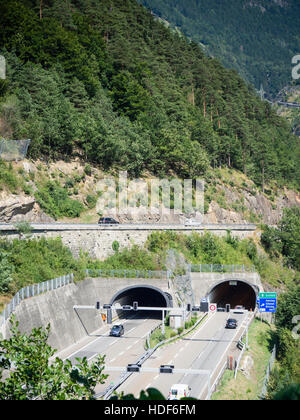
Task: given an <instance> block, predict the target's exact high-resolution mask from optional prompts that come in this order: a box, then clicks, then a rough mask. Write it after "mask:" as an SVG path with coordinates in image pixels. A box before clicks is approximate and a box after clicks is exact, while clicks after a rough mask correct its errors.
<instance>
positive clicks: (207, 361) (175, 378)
mask: <svg viewBox="0 0 300 420" xmlns="http://www.w3.org/2000/svg"><path fill="white" fill-rule="evenodd" d="M228 317H231V318H235V319H237V320H238V328H237V329H235V330H227V329H225V324H226V319H227V318H228ZM247 318H248V313H246V314H227V313H216V314H214V315H210V316H209V317H208V319H207V320H206V321H205V322H204V323H203V324H202V325H201V326H200V327H199V328H198V329H197V330H196V331H195V332H193V333H192V334H191V335H189V336H187V337H186V338H183V339H181V340H179V341H176V342H173V343H172V344H170V345H166V346H164V347H161V348H160V349H158V350H157V351H156V352H155V353H154V354H153V355H152V357H150V358H149V359H148V360H147V361H146V362H145V363H144V364H143V367H150V368H159V366H160V365H174V366H175V369H176V368H177V369H201V370H209V371H210V372H211V379H210V385H212V384H213V382H214V380H215V379H216V377H217V374H218V373H219V369H220V368H221V367H222V365H223V364H224V362H225V361H226V359H227V352H228V349H229V348H230V347H231V346H232V345H233V342H234V341H236V340H237V337H238V338H240V334H241V331H242V329H243V327H245V322H246V320H247ZM106 366H109V364H107V365H106ZM119 366H122V365H119ZM108 373H109V372H108ZM175 383H184V384H188V385H189V386H190V387H191V389H192V391H191V396H193V397H195V398H197V399H203V398H205V397H206V395H207V385H208V375H204V374H201V375H191V374H177V373H173V374H159V372H158V371H157V373H149V372H140V373H134V374H132V375H131V377H130V378H129V379H128V380H127V381H126V382H125V383H124V384H123V385H121V386H120V387H119V388H118V390H117V392H122V391H124V392H125V393H126V394H134V395H135V396H136V397H138V396H139V393H140V391H141V390H142V389H144V390H145V389H147V388H150V387H154V388H157V389H159V390H160V391H161V392H162V394H163V395H164V396H165V397H167V396H168V393H169V390H170V388H171V386H172V385H173V384H175Z"/></svg>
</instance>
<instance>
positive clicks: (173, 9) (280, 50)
mask: <svg viewBox="0 0 300 420" xmlns="http://www.w3.org/2000/svg"><path fill="white" fill-rule="evenodd" d="M141 2H142V3H143V4H144V5H145V6H147V7H148V8H150V9H151V10H152V11H153V12H154V13H155V14H157V15H158V16H160V17H162V18H164V19H167V20H168V21H169V22H170V23H171V24H172V25H173V26H177V27H178V28H179V29H180V30H181V31H182V32H183V33H184V34H186V35H187V36H189V37H191V38H192V39H193V40H194V41H195V42H200V43H201V44H202V45H203V46H204V47H205V49H206V51H207V53H210V54H212V55H214V56H216V57H218V58H219V59H220V60H221V61H222V63H223V64H224V65H225V66H226V67H229V68H234V69H236V70H237V71H238V72H239V74H240V75H241V76H242V77H243V78H245V79H247V80H248V81H249V82H251V83H252V84H253V85H254V86H255V87H256V88H257V89H259V88H260V85H261V84H263V86H264V89H265V90H266V92H267V93H268V94H269V95H276V93H277V92H278V91H279V90H280V89H281V88H283V87H284V86H286V85H287V84H288V83H290V82H292V76H291V71H292V63H291V60H292V57H293V56H295V55H296V54H299V51H300V36H299V27H300V4H299V1H298V0H282V1H281V0H255V1H250V0H235V1H232V0H223V1H221V2H220V1H218V0H141Z"/></svg>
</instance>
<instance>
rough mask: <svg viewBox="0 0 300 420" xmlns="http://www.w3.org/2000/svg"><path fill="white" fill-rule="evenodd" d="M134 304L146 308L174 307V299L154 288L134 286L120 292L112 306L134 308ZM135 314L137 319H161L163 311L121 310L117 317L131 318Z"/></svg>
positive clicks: (113, 299)
mask: <svg viewBox="0 0 300 420" xmlns="http://www.w3.org/2000/svg"><path fill="white" fill-rule="evenodd" d="M133 302H138V306H145V307H149V308H150V307H164V308H166V307H172V306H173V303H172V298H171V296H170V295H169V294H168V293H164V292H163V291H162V290H160V289H158V288H156V287H153V286H146V285H145V286H132V287H128V288H126V289H123V290H121V291H120V292H118V293H117V294H116V295H115V296H114V297H113V298H112V300H111V302H110V303H111V304H112V305H116V304H119V305H121V306H124V305H130V306H133ZM133 314H134V316H135V317H137V318H147V317H151V318H155V319H161V316H162V314H161V311H153V310H152V311H151V310H150V309H149V311H145V310H142V311H139V310H137V311H123V310H122V309H119V310H117V311H116V315H117V316H119V317H122V318H130V317H132V316H133Z"/></svg>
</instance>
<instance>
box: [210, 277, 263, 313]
mask: <svg viewBox="0 0 300 420" xmlns="http://www.w3.org/2000/svg"><path fill="white" fill-rule="evenodd" d="M257 294H258V291H256V290H255V289H254V287H253V286H252V285H250V284H248V283H246V282H244V281H241V280H228V281H224V282H221V283H219V284H217V285H216V286H214V287H213V288H212V290H211V291H210V292H209V294H208V299H209V301H210V302H213V303H216V304H217V306H218V307H222V308H226V305H227V304H229V305H230V307H231V308H234V307H235V306H237V305H242V306H244V307H245V309H247V310H249V311H250V310H252V311H253V310H254V309H255V307H256V301H257Z"/></svg>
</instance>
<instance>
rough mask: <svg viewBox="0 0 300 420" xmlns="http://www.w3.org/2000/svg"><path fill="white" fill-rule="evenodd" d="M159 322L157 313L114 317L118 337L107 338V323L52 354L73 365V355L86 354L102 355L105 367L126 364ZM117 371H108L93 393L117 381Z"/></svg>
mask: <svg viewBox="0 0 300 420" xmlns="http://www.w3.org/2000/svg"><path fill="white" fill-rule="evenodd" d="M160 323H161V318H160V315H158V316H157V318H156V319H155V318H153V313H152V316H151V317H150V316H147V314H145V313H144V314H142V315H139V314H134V315H132V316H131V315H130V317H128V318H127V319H122V320H116V321H115V322H114V323H113V324H123V325H124V329H125V333H124V335H123V336H122V337H110V336H109V332H110V329H111V325H106V326H104V327H102V328H101V329H100V330H98V331H96V332H95V333H93V334H91V335H90V336H89V337H86V339H85V340H83V341H82V342H81V343H77V344H76V345H75V346H72V348H69V349H67V350H66V351H63V352H60V353H59V354H57V355H56V356H58V357H60V358H62V359H63V360H65V359H69V360H71V362H72V363H74V364H76V358H77V357H79V358H83V357H86V358H87V359H88V360H89V361H92V360H93V359H94V358H95V357H97V356H98V355H99V354H100V355H102V356H103V355H106V357H105V364H106V366H127V364H128V363H135V362H136V361H137V360H138V359H139V358H140V357H141V356H142V355H143V354H144V353H145V347H144V346H145V342H146V337H147V335H148V333H149V332H150V331H151V330H152V329H153V328H155V327H156V326H157V325H159V324H160ZM119 376H120V373H119V372H109V378H108V379H107V381H106V384H105V385H100V384H99V385H98V386H97V387H96V393H99V392H102V391H104V389H105V388H107V386H108V385H110V384H111V383H112V382H115V381H117V379H118V378H119Z"/></svg>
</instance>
